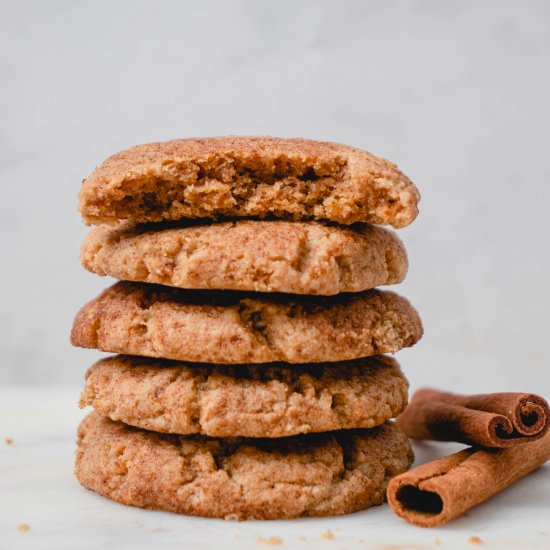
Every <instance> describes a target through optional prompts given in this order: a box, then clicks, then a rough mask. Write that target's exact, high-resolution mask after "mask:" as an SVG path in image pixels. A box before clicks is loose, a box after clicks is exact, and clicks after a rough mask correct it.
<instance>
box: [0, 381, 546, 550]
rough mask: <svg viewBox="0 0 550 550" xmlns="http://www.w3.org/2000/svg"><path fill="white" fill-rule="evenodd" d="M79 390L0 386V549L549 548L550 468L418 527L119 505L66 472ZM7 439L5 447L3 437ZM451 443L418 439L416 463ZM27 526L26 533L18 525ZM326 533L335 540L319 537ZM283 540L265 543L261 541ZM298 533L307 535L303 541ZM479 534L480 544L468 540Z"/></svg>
mask: <svg viewBox="0 0 550 550" xmlns="http://www.w3.org/2000/svg"><path fill="white" fill-rule="evenodd" d="M78 392H79V389H78V388H74V389H70V388H65V389H55V388H48V389H38V388H30V389H29V388H23V387H2V388H0V437H1V441H0V548H1V549H2V550H12V549H13V550H18V549H40V550H49V549H52V550H87V549H90V550H96V549H101V548H108V549H113V548H117V549H128V550H130V549H131V550H140V549H146V548H159V549H160V548H162V549H178V550H180V549H183V550H190V549H209V548H221V547H223V548H225V549H227V550H230V549H235V550H238V549H240V550H242V549H247V548H254V549H256V550H259V549H261V548H298V549H304V550H306V549H317V548H320V549H334V550H341V549H344V548H365V549H367V550H405V549H411V550H420V549H430V548H433V549H434V550H438V549H449V550H450V549H455V548H470V549H472V550H474V549H475V548H495V549H496V548H499V549H505V550H506V549H518V548H525V549H532V550H543V549H547V548H550V528H549V525H548V521H549V519H550V465H547V466H545V467H543V468H541V469H540V470H538V471H537V472H535V473H533V474H531V475H530V476H528V477H527V478H524V479H523V480H521V481H520V482H518V483H517V484H516V485H515V486H513V487H511V488H509V489H508V490H506V491H505V492H503V493H501V494H500V495H497V496H496V497H494V498H493V499H492V500H490V501H488V502H487V503H485V504H482V505H480V506H478V507H477V508H475V509H473V510H471V511H470V512H469V513H468V514H467V515H466V516H464V517H462V518H460V519H458V520H456V521H454V522H452V523H450V524H448V525H447V526H443V527H440V528H437V529H430V530H427V529H421V528H417V527H413V526H411V525H408V524H406V523H405V522H403V521H402V520H401V519H399V518H398V517H396V516H394V515H393V514H392V512H391V511H390V509H389V507H388V506H387V505H383V506H381V507H377V508H372V509H370V510H367V511H365V512H361V513H358V514H353V515H349V516H344V517H336V518H326V519H311V520H305V519H304V520H298V521H268V522H259V521H251V522H242V523H236V522H225V521H221V520H207V519H202V518H188V517H183V516H178V515H175V514H168V513H163V512H151V511H144V510H139V509H136V508H130V507H126V506H122V505H120V504H117V503H115V502H111V501H109V500H106V499H104V498H101V497H99V496H97V495H95V494H93V493H91V492H88V491H86V490H84V489H83V488H81V487H80V486H79V485H78V483H77V481H76V480H75V478H74V477H73V473H72V470H73V452H74V448H75V444H74V440H75V435H74V434H75V429H76V425H77V423H78V421H79V419H80V418H81V417H82V416H83V415H84V414H86V412H85V411H79V410H78V408H77V406H76V404H75V401H76V400H77V397H78ZM6 437H11V438H13V442H14V443H13V445H7V444H6V443H5V441H4V440H5V438H6ZM453 448H457V447H456V446H453V445H445V444H437V445H435V444H430V445H422V446H416V454H417V459H418V461H419V462H421V461H425V460H428V459H430V458H434V457H435V456H438V455H440V454H444V453H447V452H450V451H451V450H452V449H453ZM22 523H26V524H28V525H29V526H30V529H29V531H28V532H25V533H22V532H20V531H19V530H18V529H17V527H18V525H20V524H22ZM327 530H330V531H331V532H332V533H333V535H334V539H333V540H330V541H329V540H325V539H323V538H322V534H323V533H325V532H326V531H327ZM270 537H278V538H280V539H282V542H281V544H279V545H266V544H263V543H262V542H260V540H259V538H264V539H269V538H270ZM299 537H305V538H306V540H305V541H303V540H300V539H299ZM470 537H479V538H480V539H481V540H482V544H483V545H482V546H481V545H479V544H475V543H473V542H470V541H469V538H470Z"/></svg>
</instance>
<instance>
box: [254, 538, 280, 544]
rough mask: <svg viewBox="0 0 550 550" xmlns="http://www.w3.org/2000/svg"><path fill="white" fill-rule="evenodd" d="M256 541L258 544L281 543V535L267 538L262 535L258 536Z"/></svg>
mask: <svg viewBox="0 0 550 550" xmlns="http://www.w3.org/2000/svg"><path fill="white" fill-rule="evenodd" d="M258 542H259V543H260V544H272V545H275V544H282V543H283V539H282V538H281V537H269V538H264V537H258Z"/></svg>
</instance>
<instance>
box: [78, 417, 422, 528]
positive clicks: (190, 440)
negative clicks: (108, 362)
mask: <svg viewBox="0 0 550 550" xmlns="http://www.w3.org/2000/svg"><path fill="white" fill-rule="evenodd" d="M78 432H79V433H78V435H79V441H78V450H77V456H76V476H77V478H78V479H79V481H80V483H81V484H82V485H83V486H84V487H86V488H88V489H91V490H93V491H96V492H98V493H100V494H102V495H104V496H106V497H109V498H111V499H113V500H116V501H118V502H121V503H123V504H128V505H132V506H139V507H142V508H151V509H160V510H167V511H172V512H178V513H182V514H189V515H198V516H207V517H219V518H225V519H253V518H256V519H283V518H294V517H303V516H327V515H336V514H345V513H350V512H355V511H357V510H362V509H364V508H367V507H369V506H372V505H377V504H381V503H382V502H383V500H384V495H385V491H386V487H387V485H388V483H389V480H390V479H391V478H392V477H393V476H395V475H398V474H400V473H402V472H404V471H405V470H407V469H408V467H409V466H410V464H411V462H412V451H411V448H410V444H409V442H408V439H407V437H406V436H405V434H404V433H403V432H402V431H401V430H400V429H399V428H398V427H397V426H395V425H394V424H384V425H382V426H379V427H377V428H373V429H371V430H352V431H345V430H344V431H338V432H333V433H330V434H309V435H302V436H295V437H291V438H284V439H276V440H273V439H271V440H270V439H268V440H265V439H240V438H226V439H215V438H208V437H204V436H173V435H162V434H157V433H155V432H146V431H144V430H140V429H137V428H131V427H128V426H126V425H125V424H123V423H121V422H113V421H111V420H108V419H105V418H102V417H100V416H99V415H97V413H92V414H91V415H89V416H88V417H86V418H85V419H84V421H83V422H82V424H81V425H80V427H79V431H78Z"/></svg>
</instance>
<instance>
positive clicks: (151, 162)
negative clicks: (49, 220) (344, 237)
mask: <svg viewBox="0 0 550 550" xmlns="http://www.w3.org/2000/svg"><path fill="white" fill-rule="evenodd" d="M419 200H420V194H419V192H418V190H417V188H416V187H415V186H414V184H413V183H412V182H411V181H410V180H409V178H407V176H405V175H404V174H403V173H402V172H401V171H400V170H399V169H398V168H397V166H395V165H394V164H392V163H391V162H389V161H387V160H385V159H383V158H380V157H376V156H374V155H372V154H370V153H368V152H366V151H362V150H360V149H356V148H353V147H349V146H347V145H341V144H338V143H328V142H320V141H313V140H305V139H284V138H274V137H251V136H247V137H244V136H243V137H239V136H227V137H217V138H197V139H181V140H174V141H168V142H164V143H150V144H146V145H139V146H136V147H131V148H130V149H127V150H126V151H121V152H119V153H117V154H115V155H113V156H112V157H110V158H108V159H107V160H106V161H105V162H104V163H103V164H102V165H101V166H99V167H98V168H97V169H96V170H95V171H94V172H93V173H92V174H91V175H90V176H89V177H88V178H87V179H85V180H84V182H83V184H82V187H81V190H80V195H79V209H80V212H81V214H82V216H83V218H84V221H85V222H86V223H87V224H98V223H111V224H112V223H116V222H118V221H120V220H131V221H134V222H158V221H165V220H180V219H183V218H210V219H218V218H220V217H259V218H264V217H275V218H286V219H292V220H312V219H316V220H329V221H334V222H338V223H342V224H346V225H348V224H352V223H355V222H367V223H373V224H379V225H392V226H393V227H396V228H398V227H404V226H406V225H408V224H410V223H411V222H412V221H413V220H414V219H415V218H416V216H417V214H418V202H419Z"/></svg>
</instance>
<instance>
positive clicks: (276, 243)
mask: <svg viewBox="0 0 550 550" xmlns="http://www.w3.org/2000/svg"><path fill="white" fill-rule="evenodd" d="M80 259H81V261H82V265H83V266H84V267H85V268H86V269H88V270H89V271H92V272H95V273H98V274H99V275H110V276H111V277H114V278H115V279H120V280H122V281H141V282H144V283H158V284H162V285H168V286H174V287H179V288H191V289H194V288H197V289H222V290H224V289H226V290H252V291H258V292H287V293H291V294H322V295H330V294H338V293H339V292H358V291H361V290H367V289H369V288H374V287H376V286H380V285H387V284H394V283H399V282H401V281H402V280H403V279H404V278H405V274H406V273H407V267H408V264H407V255H406V253H405V248H404V246H403V244H402V243H401V241H400V240H399V239H398V238H397V236H396V235H395V233H393V232H392V231H388V230H386V229H383V228H381V227H375V226H372V225H366V224H361V225H356V226H354V227H353V229H349V228H347V227H343V226H332V225H326V224H322V223H318V222H285V221H249V220H242V221H237V222H225V223H214V224H206V225H198V226H188V227H177V228H162V227H161V228H159V227H158V226H153V227H151V226H149V225H146V226H137V227H136V226H133V225H132V224H129V223H122V224H120V225H118V226H116V227H112V226H108V225H102V226H99V227H94V228H93V229H92V230H91V231H90V232H89V233H88V235H87V237H86V240H85V241H84V245H83V246H82V250H81V255H80Z"/></svg>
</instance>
